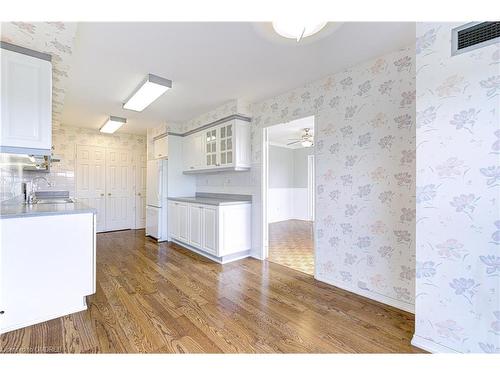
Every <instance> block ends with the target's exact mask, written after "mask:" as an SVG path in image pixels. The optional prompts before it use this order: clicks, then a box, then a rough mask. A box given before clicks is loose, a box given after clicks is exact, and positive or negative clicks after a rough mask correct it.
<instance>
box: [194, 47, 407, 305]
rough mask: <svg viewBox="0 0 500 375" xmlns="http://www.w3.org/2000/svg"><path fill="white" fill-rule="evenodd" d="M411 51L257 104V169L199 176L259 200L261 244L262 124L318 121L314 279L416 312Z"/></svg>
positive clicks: (210, 185) (202, 182)
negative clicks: (304, 119)
mask: <svg viewBox="0 0 500 375" xmlns="http://www.w3.org/2000/svg"><path fill="white" fill-rule="evenodd" d="M414 56H415V51H414V48H413V47H408V48H405V49H403V50H401V51H397V52H394V53H390V54H387V55H385V56H382V57H380V58H377V59H374V60H372V61H368V62H365V63H363V64H360V65H357V66H355V67H352V68H350V69H347V70H345V71H343V72H339V73H336V74H333V75H330V76H328V77H325V78H324V79H321V80H319V81H316V82H312V83H310V84H307V85H305V86H304V87H301V88H298V89H295V90H292V91H290V92H287V93H285V94H282V95H279V96H277V97H274V98H271V99H269V100H266V101H263V102H261V103H256V104H253V105H252V107H251V112H252V118H253V120H252V125H251V126H252V130H251V133H252V169H251V171H249V172H239V173H221V174H216V175H215V174H214V175H207V176H199V177H198V179H197V188H198V190H199V191H207V192H229V193H245V194H252V195H253V208H252V218H253V219H252V220H253V226H252V244H253V250H254V254H255V255H256V256H258V254H259V253H260V247H261V232H260V231H261V217H262V214H261V196H262V195H261V190H260V189H261V165H262V152H261V150H262V142H261V129H262V128H263V127H267V126H271V125H275V124H279V123H283V122H288V121H291V120H294V119H297V118H300V117H304V116H309V115H311V114H312V115H316V118H315V121H316V123H315V126H316V147H315V152H316V185H317V186H316V188H317V200H316V239H317V244H316V247H317V258H316V277H317V278H319V279H321V280H323V281H325V282H328V283H331V284H333V285H337V286H339V287H342V288H346V289H349V290H352V291H354V292H356V293H360V294H363V295H367V296H369V297H371V298H374V299H378V300H381V301H383V302H386V303H388V304H391V305H394V306H398V307H400V308H404V309H406V310H409V311H412V310H413V308H414V305H413V304H414V296H415V295H414V290H415V288H414V285H415V233H414V232H415V229H414V228H415V187H414V186H415V59H414Z"/></svg>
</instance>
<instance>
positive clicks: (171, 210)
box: [168, 202, 179, 239]
mask: <svg viewBox="0 0 500 375" xmlns="http://www.w3.org/2000/svg"><path fill="white" fill-rule="evenodd" d="M168 234H169V236H170V237H171V238H174V239H177V238H179V215H178V214H177V202H168Z"/></svg>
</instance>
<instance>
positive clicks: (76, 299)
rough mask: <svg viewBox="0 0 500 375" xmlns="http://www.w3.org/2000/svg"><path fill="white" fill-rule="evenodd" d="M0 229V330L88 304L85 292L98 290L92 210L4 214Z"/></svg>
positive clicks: (36, 321)
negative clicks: (45, 213) (42, 214)
mask: <svg viewBox="0 0 500 375" xmlns="http://www.w3.org/2000/svg"><path fill="white" fill-rule="evenodd" d="M0 231H1V232H2V236H0V240H1V246H0V310H1V311H3V314H1V315H0V333H3V332H8V331H12V330H14V329H18V328H22V327H26V326H29V325H33V324H37V323H40V322H44V321H47V320H50V319H54V318H58V317H61V316H64V315H67V314H71V313H75V312H77V311H81V310H85V309H86V308H87V306H86V302H85V296H88V295H91V294H93V293H95V261H96V260H95V249H96V248H95V215H94V214H93V213H79V214H67V215H46V216H32V217H15V218H4V219H2V220H0ZM27 233H29V235H27Z"/></svg>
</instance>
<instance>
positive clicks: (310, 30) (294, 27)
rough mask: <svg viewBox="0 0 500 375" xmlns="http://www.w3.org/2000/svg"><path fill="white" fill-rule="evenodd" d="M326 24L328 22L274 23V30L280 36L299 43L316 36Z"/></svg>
mask: <svg viewBox="0 0 500 375" xmlns="http://www.w3.org/2000/svg"><path fill="white" fill-rule="evenodd" d="M326 24H327V23H326V22H300V21H299V22H296V21H279V22H273V28H274V31H276V32H277V33H278V34H279V35H281V36H283V37H285V38H289V39H295V40H297V42H299V41H300V40H301V39H302V38H305V37H308V36H311V35H313V34H316V33H317V32H319V31H320V30H321V29H322V28H323V27H325V26H326Z"/></svg>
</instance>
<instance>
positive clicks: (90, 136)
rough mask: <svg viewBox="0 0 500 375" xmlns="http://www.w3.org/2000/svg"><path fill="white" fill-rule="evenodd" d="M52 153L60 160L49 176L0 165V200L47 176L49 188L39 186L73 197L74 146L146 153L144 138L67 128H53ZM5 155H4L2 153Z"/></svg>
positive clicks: (14, 194)
mask: <svg viewBox="0 0 500 375" xmlns="http://www.w3.org/2000/svg"><path fill="white" fill-rule="evenodd" d="M52 145H53V147H54V151H53V154H54V156H55V157H57V158H60V159H61V161H60V162H57V163H53V164H52V168H51V170H50V173H48V174H47V173H43V172H32V171H24V172H23V171H22V170H18V169H11V168H8V167H5V166H2V165H0V168H1V174H0V193H1V194H0V196H1V197H2V200H6V199H10V198H13V197H15V196H16V195H19V194H20V193H21V185H20V184H21V182H23V181H26V180H30V179H31V178H33V177H34V176H37V175H40V176H44V177H46V178H47V179H48V180H49V181H50V182H51V183H52V185H53V186H52V187H51V188H47V186H46V185H45V184H44V182H41V184H43V185H41V186H40V187H41V188H43V189H44V190H50V189H54V190H69V191H70V194H71V196H75V188H76V187H75V168H76V164H75V156H76V145H92V146H103V147H113V148H126V149H128V150H130V152H131V153H133V154H138V153H143V154H146V137H145V136H142V135H136V134H124V133H114V134H103V133H100V132H99V131H97V130H94V129H86V128H77V127H70V126H62V125H59V126H56V127H54V128H53V132H52ZM2 155H5V154H2Z"/></svg>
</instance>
